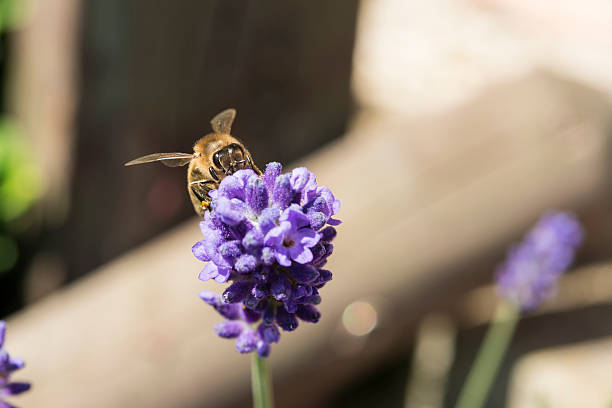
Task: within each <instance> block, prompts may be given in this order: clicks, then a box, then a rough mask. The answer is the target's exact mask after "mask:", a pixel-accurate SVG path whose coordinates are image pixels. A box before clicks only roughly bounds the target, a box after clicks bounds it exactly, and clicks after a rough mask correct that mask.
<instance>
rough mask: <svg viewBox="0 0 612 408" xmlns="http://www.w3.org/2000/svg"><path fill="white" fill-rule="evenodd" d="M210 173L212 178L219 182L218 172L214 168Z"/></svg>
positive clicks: (209, 170) (210, 168) (209, 169)
mask: <svg viewBox="0 0 612 408" xmlns="http://www.w3.org/2000/svg"><path fill="white" fill-rule="evenodd" d="M208 172H209V173H210V175H211V177H212V178H214V179H215V180H217V181H219V176H218V175H217V172H216V171H215V169H213V168H212V166H211V167H209V168H208Z"/></svg>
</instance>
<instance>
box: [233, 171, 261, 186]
mask: <svg viewBox="0 0 612 408" xmlns="http://www.w3.org/2000/svg"><path fill="white" fill-rule="evenodd" d="M233 176H234V177H236V178H237V179H239V180H240V181H241V182H242V185H243V186H246V185H247V182H248V181H249V179H250V178H252V177H253V176H256V177H257V174H255V172H254V171H253V170H252V169H243V170H238V171H237V172H235V173H234V174H233Z"/></svg>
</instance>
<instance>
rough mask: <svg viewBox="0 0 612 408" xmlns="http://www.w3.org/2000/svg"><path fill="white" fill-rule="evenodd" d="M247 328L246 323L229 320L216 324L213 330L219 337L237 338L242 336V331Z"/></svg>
mask: <svg viewBox="0 0 612 408" xmlns="http://www.w3.org/2000/svg"><path fill="white" fill-rule="evenodd" d="M244 329H245V325H244V323H243V322H240V321H232V320H230V321H227V322H221V323H217V324H215V326H214V327H213V330H214V331H215V333H216V334H217V336H219V337H223V338H224V339H235V338H236V337H238V336H240V334H241V333H242V331H243V330H244Z"/></svg>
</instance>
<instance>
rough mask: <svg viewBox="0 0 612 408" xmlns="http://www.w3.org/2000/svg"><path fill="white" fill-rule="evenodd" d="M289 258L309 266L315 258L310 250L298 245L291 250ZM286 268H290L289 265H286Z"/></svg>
mask: <svg viewBox="0 0 612 408" xmlns="http://www.w3.org/2000/svg"><path fill="white" fill-rule="evenodd" d="M289 256H290V257H291V259H293V260H294V261H295V262H297V263H300V264H307V263H308V262H310V261H312V258H313V256H312V252H311V251H310V249H308V248H306V247H304V246H302V245H301V244H297V243H296V244H295V245H293V246H292V247H291V248H289ZM279 263H280V262H279ZM281 265H282V264H281ZM284 266H289V265H284Z"/></svg>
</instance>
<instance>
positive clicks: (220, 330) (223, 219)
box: [192, 163, 340, 357]
mask: <svg viewBox="0 0 612 408" xmlns="http://www.w3.org/2000/svg"><path fill="white" fill-rule="evenodd" d="M281 173H282V166H281V165H280V164H279V163H269V164H268V165H267V166H266V171H265V174H264V175H263V177H259V176H257V174H256V173H255V172H254V171H253V170H250V169H246V170H240V171H237V172H236V173H234V174H233V175H230V176H227V177H225V178H224V179H223V180H222V181H221V183H220V184H219V189H218V190H213V191H211V192H210V197H211V198H212V202H211V206H210V208H209V210H208V211H206V213H205V215H204V221H202V222H201V223H200V229H201V231H202V234H203V235H204V239H203V240H202V241H200V242H198V243H196V244H195V245H194V246H193V248H192V252H193V254H194V256H195V257H196V258H197V259H199V260H201V261H203V262H208V263H207V264H206V266H205V267H204V269H203V270H202V271H201V272H200V274H199V276H198V278H199V279H200V280H203V281H206V280H209V279H214V280H216V281H217V282H219V283H225V282H230V285H229V286H227V287H226V288H225V290H224V291H223V294H222V296H219V295H216V294H214V293H211V292H207V291H203V292H201V293H200V297H201V298H202V300H204V301H205V302H206V303H207V304H209V305H210V306H212V307H213V308H214V309H215V310H217V312H219V314H221V315H222V316H223V317H224V318H225V319H227V320H226V321H225V322H222V323H219V324H217V325H215V327H214V331H215V333H217V335H219V336H220V337H223V338H231V339H236V349H237V350H238V351H239V352H240V353H250V352H252V351H255V352H257V353H258V354H259V355H260V356H262V357H267V356H268V355H269V353H270V345H271V344H272V343H276V342H278V341H279V339H280V330H279V328H280V329H283V330H285V331H291V330H295V329H296V328H297V327H298V319H300V320H302V321H305V322H309V323H316V322H317V321H318V320H319V318H320V316H321V314H320V313H319V311H318V310H317V309H316V307H315V305H317V304H319V303H320V302H321V297H320V295H319V289H321V288H322V287H323V286H324V285H325V284H326V283H327V282H328V281H330V280H331V278H332V275H331V272H329V271H328V270H325V269H321V268H323V266H324V265H325V263H326V262H327V258H328V257H329V256H330V255H331V253H332V250H333V245H332V244H331V242H332V241H333V240H334V238H335V237H336V229H335V228H334V227H333V226H332V225H338V224H339V223H340V221H338V220H335V219H333V218H332V217H333V216H334V215H335V214H336V213H337V212H338V211H339V209H340V202H339V201H338V200H336V199H335V198H334V196H333V194H332V192H331V190H330V189H329V188H327V187H325V186H319V185H317V181H316V179H315V176H314V174H313V173H312V172H310V171H309V170H308V169H306V168H304V167H301V168H298V169H295V170H293V171H292V172H291V173H289V174H281Z"/></svg>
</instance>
